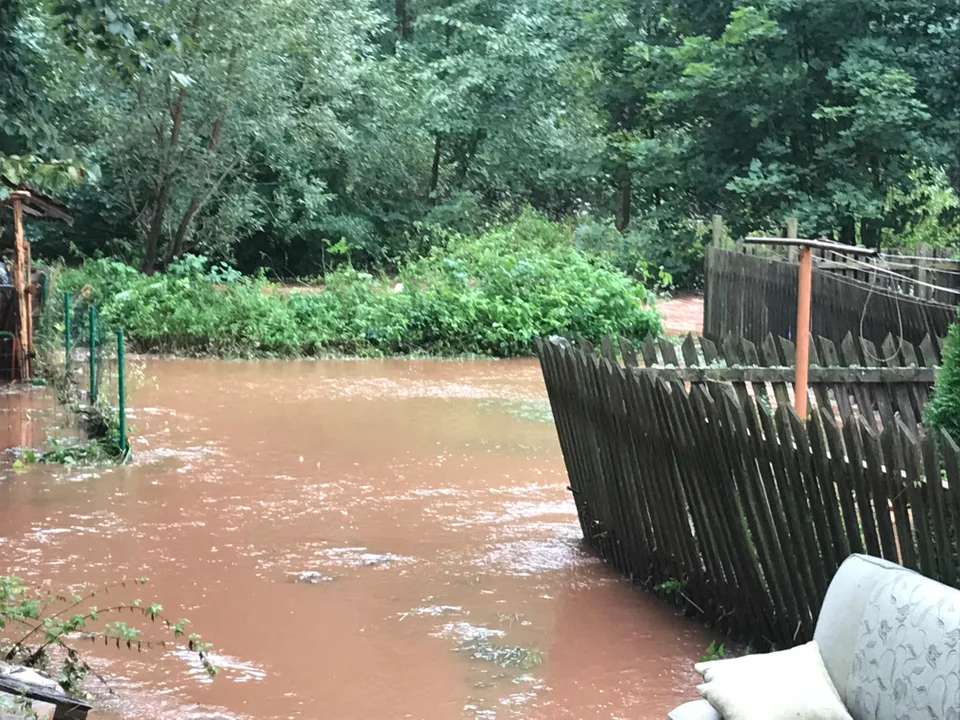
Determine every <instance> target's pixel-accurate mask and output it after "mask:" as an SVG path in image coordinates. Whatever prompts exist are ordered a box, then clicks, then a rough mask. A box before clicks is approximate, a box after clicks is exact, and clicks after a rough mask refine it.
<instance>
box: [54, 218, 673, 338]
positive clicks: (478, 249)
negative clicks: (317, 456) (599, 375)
mask: <svg viewBox="0 0 960 720" xmlns="http://www.w3.org/2000/svg"><path fill="white" fill-rule="evenodd" d="M207 265H208V263H207V262H206V260H205V259H204V258H202V257H197V256H186V257H185V258H183V259H182V260H180V261H179V262H177V263H175V264H174V265H172V266H171V267H170V268H169V269H168V271H167V272H166V273H164V274H160V275H154V276H146V275H143V274H141V273H140V272H138V271H137V270H135V269H133V268H130V267H128V266H126V265H123V264H122V263H119V262H116V261H113V260H107V259H99V260H89V261H87V262H86V263H85V264H84V265H83V266H82V267H80V268H75V269H65V270H63V271H62V272H61V273H60V275H59V277H58V283H57V285H58V289H59V291H61V292H62V291H73V292H75V293H81V295H82V296H83V297H86V298H88V299H89V301H91V302H95V303H96V304H97V306H98V307H99V308H100V312H101V314H102V315H104V316H105V318H106V319H107V320H108V321H109V322H110V323H112V324H114V325H116V326H119V327H123V328H124V329H125V330H126V331H127V335H128V337H129V339H130V340H131V341H132V342H133V343H134V344H135V345H136V346H138V347H139V348H140V349H143V350H151V351H159V352H179V353H190V354H215V355H225V356H255V355H278V356H296V355H303V354H307V355H309V354H320V353H324V352H338V353H349V354H409V353H427V354H433V355H469V354H478V355H489V356H495V357H509V356H517V355H528V354H530V353H531V352H532V340H533V338H534V337H535V336H536V335H543V336H546V335H552V334H565V333H570V334H578V335H583V336H585V337H587V338H590V339H591V340H594V341H597V340H599V337H600V336H601V335H603V334H604V333H607V332H623V333H625V334H626V335H627V336H629V337H631V338H633V339H635V340H639V339H641V338H642V337H644V336H645V335H647V334H648V333H651V332H652V333H656V332H659V331H660V318H659V315H658V313H657V312H656V310H655V309H654V307H653V298H652V295H651V293H650V292H649V291H647V290H646V289H644V288H643V287H642V286H640V285H638V284H637V283H636V282H635V281H634V280H632V279H631V278H629V277H628V276H627V275H625V274H623V273H622V272H619V271H617V270H615V269H612V268H610V267H607V266H605V265H604V264H602V263H600V262H598V261H596V260H592V259H590V258H588V257H587V256H585V255H584V254H582V253H581V252H579V251H578V250H577V249H576V248H574V246H573V242H572V236H571V233H570V232H569V230H568V229H567V228H566V227H565V226H563V225H560V224H557V223H553V222H550V221H548V220H546V219H544V218H543V217H541V216H539V215H537V214H535V213H533V212H527V213H525V214H524V215H523V216H521V217H520V219H518V220H517V221H516V222H514V223H511V224H509V225H504V226H501V227H496V228H493V229H491V230H489V231H487V232H485V233H484V234H482V235H480V236H477V237H463V236H460V235H456V234H451V235H448V236H446V237H443V238H440V239H438V241H437V242H436V244H435V246H434V247H433V249H432V250H431V251H430V252H429V254H428V255H427V256H425V257H422V258H419V259H415V260H412V261H410V262H405V263H401V265H400V267H399V268H398V275H397V278H396V279H395V280H391V279H389V278H387V277H374V276H372V275H369V274H367V273H362V272H357V271H355V270H353V269H352V268H350V267H349V266H347V267H346V268H344V269H340V270H338V271H336V272H334V273H331V274H330V275H328V276H327V278H326V284H325V287H324V288H323V290H322V291H318V289H317V288H313V289H292V290H288V289H284V288H281V287H280V286H278V285H276V284H274V283H270V282H268V281H266V280H265V279H264V278H263V277H257V278H249V277H240V276H239V275H238V274H237V273H235V272H233V271H230V270H229V269H226V268H224V267H222V266H218V267H213V268H209V267H207ZM398 281H399V283H401V284H402V288H400V287H397V285H396V283H397V282H398ZM85 287H86V290H84V288H85Z"/></svg>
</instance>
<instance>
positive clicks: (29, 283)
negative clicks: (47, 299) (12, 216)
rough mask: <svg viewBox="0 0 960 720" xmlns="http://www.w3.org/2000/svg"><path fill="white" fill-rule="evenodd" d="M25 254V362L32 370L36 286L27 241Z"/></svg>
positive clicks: (31, 253)
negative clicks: (34, 294)
mask: <svg viewBox="0 0 960 720" xmlns="http://www.w3.org/2000/svg"><path fill="white" fill-rule="evenodd" d="M23 249H24V255H25V256H26V260H27V262H26V273H25V274H26V296H27V364H28V365H30V369H31V371H32V370H33V293H34V292H35V291H36V287H35V286H34V284H33V249H32V247H31V245H30V243H29V242H24V243H23Z"/></svg>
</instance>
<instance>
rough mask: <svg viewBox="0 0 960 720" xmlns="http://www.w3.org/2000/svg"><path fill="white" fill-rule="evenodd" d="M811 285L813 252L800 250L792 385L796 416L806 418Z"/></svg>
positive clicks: (806, 249) (807, 248) (803, 248)
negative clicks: (795, 347)
mask: <svg viewBox="0 0 960 720" xmlns="http://www.w3.org/2000/svg"><path fill="white" fill-rule="evenodd" d="M812 285H813V252H812V251H811V250H810V248H809V247H801V248H800V278H799V283H798V287H797V353H796V357H797V368H796V377H795V380H794V383H793V392H794V407H795V408H796V410H797V415H799V416H800V417H801V418H804V419H806V417H807V377H808V371H809V370H810V295H811V288H812Z"/></svg>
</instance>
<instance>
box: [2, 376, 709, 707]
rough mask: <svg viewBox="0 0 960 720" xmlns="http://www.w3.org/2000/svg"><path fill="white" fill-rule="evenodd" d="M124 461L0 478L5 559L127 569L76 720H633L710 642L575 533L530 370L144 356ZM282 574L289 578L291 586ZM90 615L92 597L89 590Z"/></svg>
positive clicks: (60, 569)
mask: <svg viewBox="0 0 960 720" xmlns="http://www.w3.org/2000/svg"><path fill="white" fill-rule="evenodd" d="M145 375H146V382H145V383H144V385H143V386H142V387H141V388H139V389H137V390H136V391H135V392H134V393H133V397H132V403H131V404H132V406H133V409H132V411H131V413H130V415H131V419H130V423H131V424H132V425H133V426H135V428H136V434H135V439H134V451H135V456H134V461H133V464H131V465H129V466H126V467H122V468H114V469H110V470H98V471H96V472H91V471H89V470H86V471H84V470H67V469H64V468H47V467H37V468H32V469H30V470H29V471H27V472H25V473H21V474H16V473H13V472H7V473H6V474H5V477H4V478H3V479H2V480H0V552H2V554H3V558H4V559H5V562H4V564H3V565H4V567H5V571H6V572H16V573H18V574H19V575H21V576H23V577H25V578H27V579H28V580H31V581H34V582H39V581H41V580H43V579H45V578H49V579H51V580H52V581H53V583H54V584H55V585H56V586H57V587H71V588H77V589H79V588H81V587H91V586H96V585H99V584H104V583H107V582H109V581H111V580H116V579H118V578H120V577H122V576H131V577H133V576H138V575H146V576H148V577H149V578H150V586H149V587H148V588H145V589H139V590H137V591H136V592H135V593H133V592H132V591H130V592H127V593H126V594H124V593H118V594H117V596H118V597H130V596H131V595H134V594H135V595H139V596H141V597H142V598H143V599H144V601H147V602H148V601H150V600H152V599H157V600H159V601H160V602H161V603H162V604H163V605H164V607H165V608H167V610H168V611H170V614H171V615H173V616H175V617H180V616H181V615H184V616H186V617H189V618H190V619H191V620H192V622H193V628H194V629H195V630H196V631H198V632H200V633H202V634H203V636H204V638H205V639H207V640H210V641H211V642H213V643H214V645H215V650H216V656H215V660H216V662H217V663H218V664H219V665H220V666H221V668H222V672H221V674H220V676H218V677H217V678H216V679H215V680H214V681H212V682H211V681H208V680H206V679H205V678H204V677H203V674H202V672H201V671H200V669H199V668H198V667H197V666H196V664H195V662H194V661H193V660H192V658H191V657H190V656H189V654H176V653H172V654H168V655H160V654H158V653H155V652H148V653H145V654H143V655H137V654H136V653H128V652H125V651H124V652H119V651H115V650H107V649H105V648H103V647H102V646H99V647H93V646H90V652H91V653H93V657H94V658H95V660H94V663H95V665H96V667H97V668H98V669H99V670H100V671H101V672H103V673H104V674H106V675H107V676H108V677H110V678H111V679H112V681H113V684H114V687H115V688H116V690H117V693H118V694H117V697H116V698H102V699H103V700H104V701H105V703H106V706H107V710H106V711H105V712H101V713H97V714H95V715H94V716H92V717H97V718H111V719H113V718H129V719H136V720H154V719H155V718H160V719H167V718H220V719H228V718H322V719H328V718H329V719H331V720H336V719H350V720H353V719H361V718H372V719H375V720H380V719H383V720H390V719H392V718H423V719H425V720H434V719H436V720H456V719H459V718H530V719H543V720H553V719H555V718H573V719H577V720H582V719H586V718H636V719H646V718H650V719H653V718H657V719H658V720H661V719H662V718H664V717H665V714H666V712H667V711H668V710H669V709H671V708H672V707H673V706H674V705H676V704H677V703H678V702H680V701H681V700H684V699H687V698H689V697H690V696H691V694H692V692H693V688H694V685H695V682H696V677H695V676H694V674H693V672H692V667H691V666H692V662H693V661H695V660H696V659H697V658H698V657H699V655H700V654H701V652H702V651H703V649H704V647H705V646H706V645H707V643H708V642H709V640H710V638H709V637H708V636H707V634H706V633H705V632H704V631H702V630H701V628H700V627H699V626H698V625H697V624H696V623H692V622H691V621H689V620H687V619H685V618H683V617H680V616H678V615H677V614H676V613H675V612H674V611H673V610H672V609H670V608H669V607H667V606H665V605H663V604H661V603H659V602H658V601H656V600H655V599H653V598H650V597H649V596H646V595H644V594H643V593H640V592H638V591H635V590H632V589H630V587H628V585H627V584H625V583H623V582H622V581H620V580H618V579H617V577H616V575H615V574H614V573H613V572H612V571H611V570H610V569H609V568H607V567H605V566H604V565H603V564H602V563H600V562H599V561H597V560H596V559H595V558H594V557H593V556H592V555H591V554H590V553H589V552H588V551H586V550H585V549H584V548H583V547H582V546H581V542H580V532H579V527H578V524H577V520H576V513H575V510H574V505H573V502H572V501H571V499H570V495H569V492H568V491H567V490H566V485H567V481H566V472H565V470H564V466H563V460H562V458H561V455H560V449H559V445H558V442H557V438H556V433H555V430H554V427H553V424H552V421H551V418H550V411H549V405H548V403H547V400H546V395H545V391H544V389H543V384H542V380H541V377H540V371H539V367H538V365H537V364H536V362H535V361H517V362H437V361H399V360H396V361H395V360H388V361H360V362H347V361H344V362H280V361H277V362H224V361H214V360H209V361H201V360H149V361H148V362H147V365H146V372H145ZM301 573H307V575H305V576H303V577H304V579H306V580H314V581H316V582H309V581H303V580H298V576H299V575H300V574H301ZM103 604H106V601H103Z"/></svg>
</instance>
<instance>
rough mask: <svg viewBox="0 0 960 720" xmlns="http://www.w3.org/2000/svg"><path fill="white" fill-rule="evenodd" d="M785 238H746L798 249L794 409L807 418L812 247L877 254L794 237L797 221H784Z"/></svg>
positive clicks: (754, 243)
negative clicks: (785, 225) (785, 226)
mask: <svg viewBox="0 0 960 720" xmlns="http://www.w3.org/2000/svg"><path fill="white" fill-rule="evenodd" d="M787 234H788V235H789V237H786V238H770V237H748V238H745V240H744V242H745V243H747V244H748V245H784V246H787V247H794V248H795V247H799V248H800V258H799V259H800V263H799V286H798V288H797V328H796V333H795V334H796V343H797V344H796V355H795V357H796V374H795V376H794V381H793V390H794V407H795V408H796V411H797V414H798V415H799V416H800V417H802V418H804V419H806V417H807V378H808V373H809V370H810V303H811V296H812V294H813V248H817V249H822V250H830V251H831V252H836V253H844V254H847V255H871V256H874V255H876V254H877V249H876V248H864V247H856V246H852V245H843V244H841V243H837V242H833V241H830V240H826V239H820V240H807V239H803V238H798V237H797V221H796V220H794V219H792V218H791V219H790V220H788V221H787Z"/></svg>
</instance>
